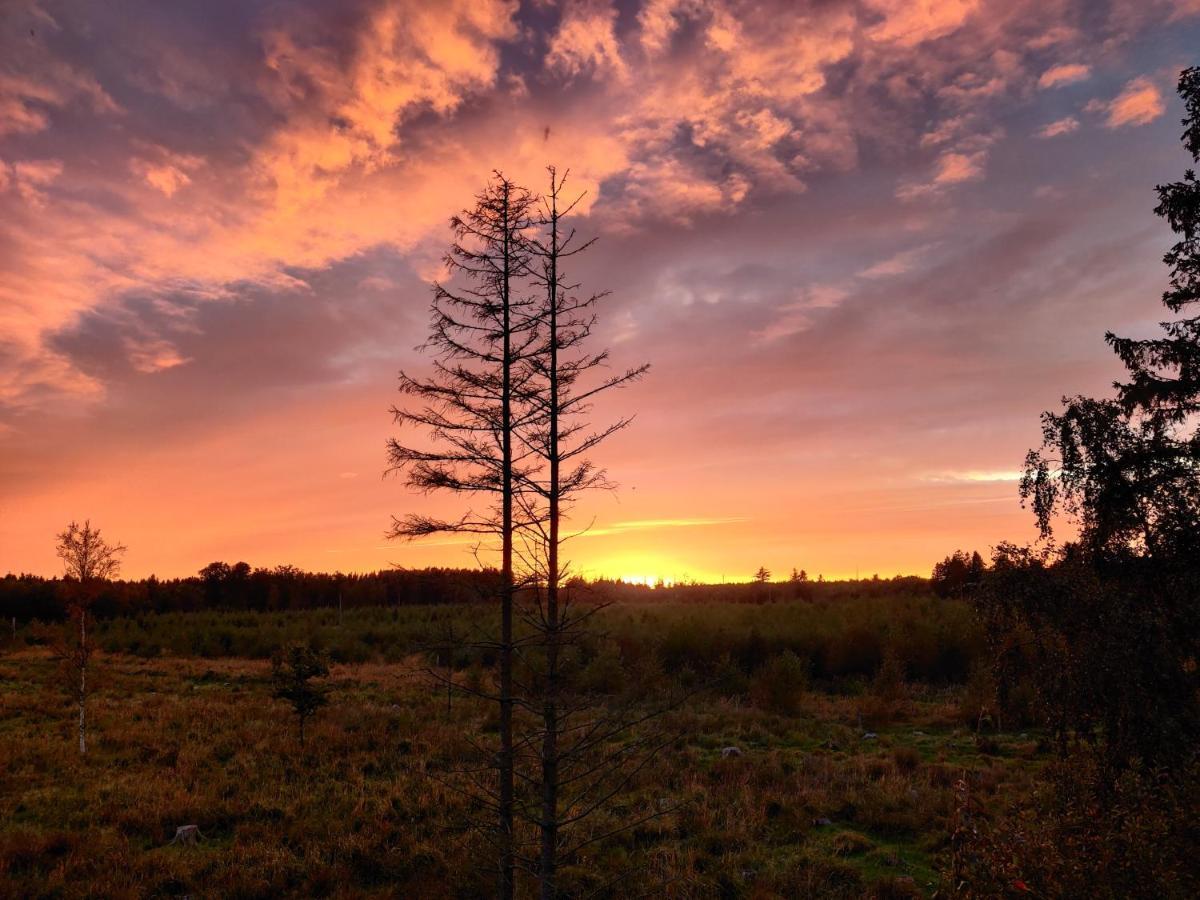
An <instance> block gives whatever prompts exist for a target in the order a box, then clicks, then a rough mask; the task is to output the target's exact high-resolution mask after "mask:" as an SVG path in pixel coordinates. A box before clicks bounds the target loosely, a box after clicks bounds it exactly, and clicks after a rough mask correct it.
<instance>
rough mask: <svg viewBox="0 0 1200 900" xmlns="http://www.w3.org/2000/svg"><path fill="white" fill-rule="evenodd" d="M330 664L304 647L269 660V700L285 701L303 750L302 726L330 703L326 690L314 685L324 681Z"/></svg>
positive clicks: (279, 654)
mask: <svg viewBox="0 0 1200 900" xmlns="http://www.w3.org/2000/svg"><path fill="white" fill-rule="evenodd" d="M328 676H329V664H328V662H327V661H326V659H325V656H324V655H323V654H321V653H318V652H317V651H316V650H314V649H313V648H312V647H309V646H308V645H307V644H293V645H291V646H290V647H286V648H284V649H283V650H281V651H279V652H278V653H276V654H275V655H274V656H273V657H272V658H271V680H272V682H273V684H274V691H273V692H272V694H271V696H273V697H275V699H277V700H286V701H287V702H288V703H290V704H291V705H292V711H293V712H295V713H296V721H297V725H298V728H299V737H300V746H301V747H303V746H304V725H305V723H306V722H307V721H308V720H309V719H310V718H312V716H313V715H314V714H315V713H316V711H317V710H318V709H320V708H321V707H322V706H324V705H325V704H326V703H328V702H329V698H328V696H327V693H328V691H327V689H326V688H325V687H324V686H323V685H317V684H313V683H312V680H313V679H314V678H327V677H328Z"/></svg>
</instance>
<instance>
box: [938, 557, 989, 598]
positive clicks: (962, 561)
mask: <svg viewBox="0 0 1200 900" xmlns="http://www.w3.org/2000/svg"><path fill="white" fill-rule="evenodd" d="M986 568H987V566H986V564H985V563H984V561H983V557H982V556H980V555H979V552H978V551H975V552H973V553H972V554H971V555H970V556H968V555H967V553H966V552H965V551H963V550H955V551H954V553H952V554H951V555H950V556H947V557H946V558H945V559H944V560H942V561H941V562H940V563H937V564H936V565H935V566H934V567H933V574H932V575H931V576H930V579H929V580H930V583H931V584H932V586H933V592H934V593H935V594H937V595H938V596H939V597H961V596H962V595H963V594H965V593H966V592H968V591H969V590H971V589H972V588H974V587H976V586H977V585H978V584H979V583H980V581H981V580H982V579H983V573H984V571H985V570H986Z"/></svg>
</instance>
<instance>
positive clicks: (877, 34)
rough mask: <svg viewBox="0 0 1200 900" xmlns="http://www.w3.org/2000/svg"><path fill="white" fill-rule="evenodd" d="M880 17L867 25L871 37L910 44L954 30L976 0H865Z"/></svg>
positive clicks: (907, 45)
mask: <svg viewBox="0 0 1200 900" xmlns="http://www.w3.org/2000/svg"><path fill="white" fill-rule="evenodd" d="M867 6H868V8H869V9H870V10H871V11H872V12H874V13H875V14H876V15H878V16H880V17H881V18H880V19H879V21H878V22H877V23H876V24H875V25H872V26H870V27H869V28H867V30H866V34H867V37H868V38H870V39H871V40H873V41H881V42H890V43H896V44H899V45H900V46H903V47H911V46H915V45H916V44H920V43H923V42H924V41H930V40H934V39H936V38H941V37H946V36H947V35H950V34H953V33H954V32H956V31H958V29H959V28H961V27H962V26H963V24H964V23H965V22H966V21H967V18H968V17H969V16H970V15H971V14H972V13H973V12H975V11H976V10H977V9H978V8H979V6H980V3H979V0H868V3H867Z"/></svg>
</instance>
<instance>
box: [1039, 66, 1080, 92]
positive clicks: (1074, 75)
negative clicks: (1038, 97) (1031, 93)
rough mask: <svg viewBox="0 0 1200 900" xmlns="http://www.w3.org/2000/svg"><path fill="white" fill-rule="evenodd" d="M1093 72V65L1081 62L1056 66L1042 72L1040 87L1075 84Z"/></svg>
mask: <svg viewBox="0 0 1200 900" xmlns="http://www.w3.org/2000/svg"><path fill="white" fill-rule="evenodd" d="M1091 74H1092V69H1091V66H1085V65H1081V64H1079V63H1070V64H1067V65H1061V66H1054V67H1052V68H1049V69H1047V70H1046V71H1045V72H1043V73H1042V77H1041V78H1039V79H1038V87H1040V88H1052V87H1059V86H1060V85H1064V84H1074V83H1075V82H1077V81H1083V80H1085V79H1086V78H1088V77H1089V76H1090V75H1091Z"/></svg>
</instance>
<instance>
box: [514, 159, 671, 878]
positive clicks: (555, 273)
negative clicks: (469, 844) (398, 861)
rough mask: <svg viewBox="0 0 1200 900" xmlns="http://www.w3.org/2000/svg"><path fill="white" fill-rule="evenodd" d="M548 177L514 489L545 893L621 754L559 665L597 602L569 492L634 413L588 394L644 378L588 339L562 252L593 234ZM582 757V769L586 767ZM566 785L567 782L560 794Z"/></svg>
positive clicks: (586, 479)
mask: <svg viewBox="0 0 1200 900" xmlns="http://www.w3.org/2000/svg"><path fill="white" fill-rule="evenodd" d="M548 172H549V179H550V185H549V190H548V192H547V193H546V195H545V198H544V208H543V210H542V215H541V216H540V218H539V221H538V224H539V226H540V227H541V230H542V233H541V234H540V235H539V236H538V237H536V238H534V239H533V240H532V241H531V247H532V248H533V252H534V255H535V257H536V261H537V266H536V267H535V268H534V270H533V278H534V280H535V281H536V282H537V283H538V284H539V285H540V287H541V288H542V294H543V300H542V305H541V307H540V308H539V309H538V311H537V316H536V321H537V336H538V339H539V342H538V344H537V348H536V352H535V353H533V354H531V355H530V356H529V357H528V359H527V360H526V362H525V367H526V369H527V371H528V373H529V377H528V378H526V379H524V380H523V382H522V391H523V393H524V395H525V399H526V403H527V404H528V406H529V408H530V410H531V411H532V415H531V418H530V419H529V421H528V422H527V423H526V424H525V425H524V426H523V427H520V428H518V429H517V432H518V434H519V435H520V436H521V438H522V441H523V442H524V444H525V446H526V447H527V448H528V449H529V451H530V452H531V453H532V454H533V457H534V458H535V459H537V460H539V461H540V462H541V463H543V465H542V466H540V467H539V469H538V470H537V471H536V472H532V473H530V474H529V476H528V477H527V485H528V488H529V489H528V490H527V491H525V492H522V493H521V494H520V495H519V498H520V499H521V500H522V502H523V503H525V504H526V509H525V516H524V519H525V523H526V524H525V529H524V533H525V534H526V536H527V537H529V538H531V540H529V541H527V543H526V544H525V548H526V563H527V565H528V567H529V568H530V569H531V570H532V571H533V572H535V573H537V575H538V579H537V580H538V585H537V588H538V589H537V591H536V595H537V597H538V601H539V602H538V603H537V605H536V609H534V610H532V611H531V613H530V615H529V616H528V619H529V622H530V624H531V626H532V627H533V629H534V631H535V633H536V634H537V635H539V636H540V639H539V644H540V645H541V650H542V652H543V654H544V658H543V659H542V661H541V663H542V671H541V673H540V690H539V691H538V694H540V697H539V700H540V710H539V711H540V713H541V734H540V737H541V742H540V748H539V766H540V783H541V797H540V801H541V802H540V809H539V810H538V812H537V813H536V815H534V816H533V817H532V818H533V819H534V821H535V822H536V825H537V828H538V831H539V833H540V847H539V854H538V863H537V872H538V879H539V883H540V887H541V896H542V898H543V900H549V898H553V897H556V896H557V895H558V880H557V879H558V865H559V856H560V853H562V852H563V851H564V850H566V852H568V853H571V852H574V849H575V848H568V847H567V846H566V845H565V844H564V836H563V829H564V828H566V827H567V826H569V825H572V824H575V823H577V822H579V821H581V820H582V819H583V818H585V817H587V816H588V815H590V814H591V813H592V812H593V811H594V810H596V809H597V808H599V806H600V805H601V804H602V803H603V802H604V800H605V799H606V797H607V795H608V792H607V790H606V788H605V786H604V783H605V777H606V776H607V775H609V774H611V772H612V770H613V768H614V766H616V767H619V765H620V761H614V760H613V759H611V758H610V759H607V760H606V759H601V760H599V761H597V760H596V759H595V757H596V755H597V753H598V752H602V748H603V744H604V742H605V741H606V740H608V739H611V738H612V737H613V736H614V735H615V734H616V733H617V732H618V730H619V729H620V728H623V727H624V726H623V724H621V725H618V723H617V722H615V721H613V720H610V719H606V718H605V717H603V716H592V717H591V720H590V721H588V722H585V723H579V722H578V721H577V719H578V718H579V716H580V715H585V714H587V711H588V709H589V705H588V704H587V703H586V702H582V703H581V702H578V699H579V698H574V699H568V698H567V696H566V688H567V684H566V682H565V679H564V676H563V672H562V670H561V664H562V654H563V653H564V651H565V650H566V649H567V646H568V645H569V644H571V643H572V642H574V641H577V640H578V638H579V636H580V631H581V628H582V626H583V624H584V622H585V621H586V620H587V618H588V617H589V616H590V615H591V614H592V612H594V607H592V608H590V609H586V610H583V611H579V610H578V609H577V608H576V607H574V606H573V604H572V600H573V598H572V595H571V593H570V591H569V590H568V589H566V588H565V587H564V585H565V584H566V583H567V582H568V581H569V579H570V572H569V565H568V564H567V563H566V562H565V560H564V559H563V558H562V545H563V543H564V540H565V538H564V535H563V530H562V526H563V519H564V517H565V515H566V513H567V512H568V511H569V509H570V507H571V505H572V504H573V502H574V500H575V499H576V498H577V496H578V495H579V494H580V493H581V492H583V491H587V490H591V489H594V488H597V487H605V486H607V485H608V481H607V479H606V477H605V473H604V470H603V469H599V468H597V467H596V466H595V465H594V464H593V463H592V461H591V460H590V459H589V456H588V454H589V453H590V452H591V451H592V450H593V449H595V447H596V446H597V445H599V444H600V443H601V442H603V441H604V440H605V439H606V438H608V437H610V436H611V435H613V434H614V433H616V432H617V431H620V430H621V429H623V428H625V427H626V426H627V425H628V424H629V423H630V421H631V419H629V418H622V419H619V420H617V421H615V422H612V423H610V424H608V425H606V426H604V427H601V428H598V429H593V428H592V426H591V425H590V424H589V422H588V420H587V414H588V412H589V411H590V409H591V406H592V401H593V399H594V398H595V397H597V396H598V395H600V394H602V393H604V392H605V391H608V390H611V389H613V388H619V387H623V386H625V385H628V384H630V383H631V382H633V381H636V380H637V379H639V378H641V377H642V376H643V375H644V374H645V373H646V371H647V370H648V368H649V366H647V365H642V366H638V367H636V368H631V369H626V370H625V371H623V372H618V373H615V374H608V373H606V372H605V370H606V369H607V364H608V351H607V350H601V351H599V352H592V351H590V350H588V349H587V344H588V342H589V339H590V338H591V335H592V330H593V328H594V326H595V324H596V312H595V307H596V303H597V301H598V300H600V299H601V298H602V297H604V296H605V294H579V293H577V291H578V289H579V285H578V284H577V283H575V282H572V281H571V280H570V279H569V278H568V277H567V275H566V273H565V264H566V263H567V261H568V260H570V259H572V258H573V257H575V256H577V255H578V254H580V253H583V252H584V251H586V250H587V249H588V248H589V247H590V246H592V243H593V242H594V239H593V240H580V239H578V238H577V234H576V232H575V230H574V229H573V228H569V227H566V226H565V225H564V218H565V217H567V216H569V215H570V214H571V212H572V210H573V209H574V208H575V206H576V205H577V204H578V203H579V202H580V200H582V199H583V195H579V196H577V197H575V198H574V199H572V200H564V198H563V190H564V185H565V184H566V180H567V175H566V173H564V174H563V175H562V176H559V175H558V173H557V171H556V170H555V169H554V167H550V168H549V169H548ZM587 767H590V768H587ZM564 785H570V786H571V789H572V790H571V792H570V795H569V796H564V795H563V787H564Z"/></svg>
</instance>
